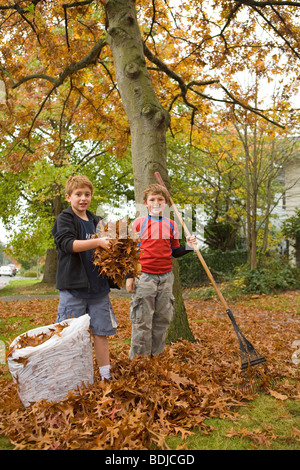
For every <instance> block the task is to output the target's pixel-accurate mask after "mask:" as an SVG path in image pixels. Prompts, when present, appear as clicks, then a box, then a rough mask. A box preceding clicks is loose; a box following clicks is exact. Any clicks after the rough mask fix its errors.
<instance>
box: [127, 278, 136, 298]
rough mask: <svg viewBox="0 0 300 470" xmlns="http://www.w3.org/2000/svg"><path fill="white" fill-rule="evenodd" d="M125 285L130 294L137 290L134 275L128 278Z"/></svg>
mask: <svg viewBox="0 0 300 470" xmlns="http://www.w3.org/2000/svg"><path fill="white" fill-rule="evenodd" d="M125 287H126V290H127V292H128V293H129V294H133V292H134V291H135V282H134V279H133V277H130V278H128V279H126V285H125Z"/></svg>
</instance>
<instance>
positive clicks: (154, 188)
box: [143, 183, 170, 204]
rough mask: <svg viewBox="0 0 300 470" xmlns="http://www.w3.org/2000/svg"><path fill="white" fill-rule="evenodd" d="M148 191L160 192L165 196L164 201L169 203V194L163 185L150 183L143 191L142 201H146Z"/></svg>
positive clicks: (152, 192)
mask: <svg viewBox="0 0 300 470" xmlns="http://www.w3.org/2000/svg"><path fill="white" fill-rule="evenodd" d="M150 193H151V194H161V195H162V196H163V197H164V198H165V200H166V203H167V204H169V201H170V196H169V193H168V191H167V189H166V188H165V187H164V186H161V185H160V184H157V183H153V184H150V185H149V186H148V187H147V188H146V189H145V191H144V194H143V201H144V202H147V199H148V196H149V194H150Z"/></svg>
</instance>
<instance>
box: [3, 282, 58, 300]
mask: <svg viewBox="0 0 300 470" xmlns="http://www.w3.org/2000/svg"><path fill="white" fill-rule="evenodd" d="M53 294H58V290H57V289H56V287H55V285H54V284H47V283H44V282H42V281H39V280H37V279H15V280H12V281H10V282H9V284H7V285H6V286H4V287H3V288H2V289H0V298H1V297H6V296H11V295H53Z"/></svg>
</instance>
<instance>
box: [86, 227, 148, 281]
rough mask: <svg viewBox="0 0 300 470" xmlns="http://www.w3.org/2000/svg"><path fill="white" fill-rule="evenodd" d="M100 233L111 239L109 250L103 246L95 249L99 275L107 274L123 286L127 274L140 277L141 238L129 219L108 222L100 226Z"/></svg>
mask: <svg viewBox="0 0 300 470" xmlns="http://www.w3.org/2000/svg"><path fill="white" fill-rule="evenodd" d="M98 234H99V236H100V237H109V238H110V239H111V240H110V246H109V249H108V250H106V249H104V248H101V247H98V248H95V250H94V264H95V265H96V266H98V270H99V275H105V276H107V277H108V278H109V279H111V280H112V281H113V282H114V283H115V284H116V285H117V286H118V287H122V286H123V283H124V278H125V276H126V275H129V276H131V277H134V278H135V277H138V276H139V275H140V272H141V266H140V262H139V258H140V255H139V253H140V247H139V246H138V244H139V242H140V238H139V236H138V234H137V233H136V232H135V231H134V230H133V229H132V227H130V226H129V225H128V221H127V220H126V219H121V220H117V221H116V222H108V223H107V224H106V225H105V226H100V227H99V231H98ZM96 236H98V235H96Z"/></svg>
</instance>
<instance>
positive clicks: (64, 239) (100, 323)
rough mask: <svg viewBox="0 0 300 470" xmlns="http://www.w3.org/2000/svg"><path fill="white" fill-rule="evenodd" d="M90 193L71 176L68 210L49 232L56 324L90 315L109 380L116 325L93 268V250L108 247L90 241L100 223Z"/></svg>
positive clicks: (105, 287) (105, 288)
mask: <svg viewBox="0 0 300 470" xmlns="http://www.w3.org/2000/svg"><path fill="white" fill-rule="evenodd" d="M93 190H94V187H93V184H92V183H91V181H90V180H89V179H88V178H87V177H86V176H71V177H70V178H69V179H68V181H67V183H66V199H67V201H69V202H70V204H71V206H70V207H68V208H67V209H65V210H63V211H62V213H61V214H60V215H59V216H58V217H57V219H56V221H55V224H54V226H53V228H52V234H53V237H54V241H55V245H56V249H57V258H58V267H57V281H56V287H57V289H59V306H58V316H57V322H61V321H63V320H65V319H66V318H70V317H75V318H76V317H79V316H81V315H84V314H85V313H88V314H89V316H90V328H91V330H92V332H93V335H94V347H95V355H96V359H97V362H98V365H99V369H100V374H101V378H102V379H105V378H106V379H111V374H110V358H109V344H108V339H107V336H110V335H114V334H116V328H117V321H116V318H115V315H114V312H113V309H112V305H111V302H110V299H109V296H108V293H109V291H110V288H109V283H108V279H107V278H106V277H104V276H99V274H98V271H97V268H96V266H95V265H94V264H93V251H94V249H95V248H96V247H98V246H101V247H103V248H106V249H108V247H109V239H108V238H92V236H93V234H94V233H95V232H96V227H97V224H98V222H99V221H100V220H101V218H100V217H98V216H96V215H95V214H93V213H92V212H90V211H89V210H88V207H89V206H90V203H91V199H92V195H93Z"/></svg>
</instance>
